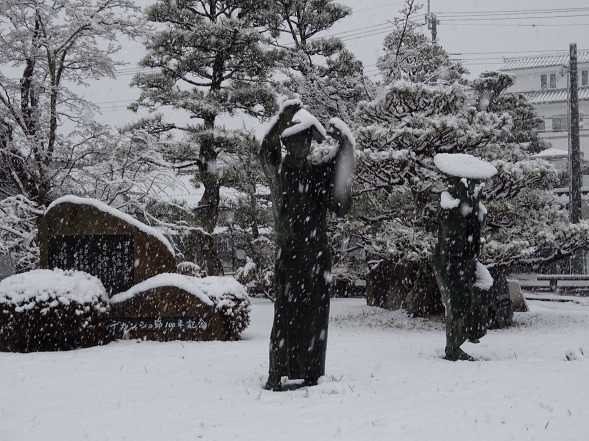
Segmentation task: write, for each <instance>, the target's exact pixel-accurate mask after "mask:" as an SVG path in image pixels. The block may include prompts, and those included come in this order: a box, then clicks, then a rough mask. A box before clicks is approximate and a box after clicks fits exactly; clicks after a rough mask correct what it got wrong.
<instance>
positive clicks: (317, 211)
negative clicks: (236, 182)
mask: <svg viewBox="0 0 589 441" xmlns="http://www.w3.org/2000/svg"><path fill="white" fill-rule="evenodd" d="M327 135H329V136H331V137H332V138H334V139H335V140H337V141H338V143H339V145H338V147H337V149H336V150H335V151H334V152H332V154H330V155H327V156H326V157H325V158H324V159H323V160H322V161H320V162H318V163H313V162H311V161H310V160H309V154H310V153H311V142H312V141H313V140H315V141H318V142H321V141H323V140H324V139H325V138H326V136H327ZM283 147H284V150H285V154H284V155H283V153H282V150H283ZM260 160H261V163H262V167H263V169H264V173H265V175H266V177H267V179H268V184H269V186H270V192H271V196H272V209H273V212H274V221H275V229H276V264H275V293H276V302H275V304H274V323H273V326H272V332H271V335H270V368H269V375H268V382H267V384H266V389H269V390H274V391H279V390H283V388H284V386H283V383H282V380H283V378H284V377H287V378H288V379H289V380H301V381H302V383H300V384H302V385H316V384H317V381H318V380H319V378H320V377H321V376H323V375H324V374H325V354H326V349H327V325H328V322H329V284H330V281H331V256H330V251H329V246H328V240H327V215H328V213H334V214H335V215H336V216H343V215H344V214H345V213H346V212H347V211H348V210H349V208H350V204H351V176H352V172H353V168H354V140H353V137H352V135H351V133H350V131H349V129H348V128H347V126H346V125H345V123H343V122H342V121H341V120H338V119H335V118H334V119H332V120H331V121H330V125H329V131H326V130H325V129H324V128H323V126H322V125H321V123H319V121H317V119H315V117H313V116H312V115H311V114H309V113H308V112H307V111H305V110H304V109H302V104H301V102H300V101H299V100H290V101H287V102H285V103H284V104H283V106H282V107H281V110H280V112H279V113H278V115H277V117H276V118H275V120H274V122H273V123H272V124H271V127H270V129H269V131H268V133H267V135H266V136H265V137H264V139H263V141H262V147H261V150H260Z"/></svg>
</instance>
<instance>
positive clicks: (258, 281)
mask: <svg viewBox="0 0 589 441" xmlns="http://www.w3.org/2000/svg"><path fill="white" fill-rule="evenodd" d="M234 277H235V279H236V280H237V281H238V282H239V283H241V284H242V285H244V286H245V287H246V289H247V292H248V294H249V295H250V296H252V297H256V296H262V297H268V298H271V292H272V289H273V287H274V271H272V270H270V269H268V268H260V267H259V266H258V265H257V264H256V263H255V262H254V261H253V260H252V259H250V258H249V257H246V262H245V265H244V266H242V267H241V268H238V269H237V271H235V275H234Z"/></svg>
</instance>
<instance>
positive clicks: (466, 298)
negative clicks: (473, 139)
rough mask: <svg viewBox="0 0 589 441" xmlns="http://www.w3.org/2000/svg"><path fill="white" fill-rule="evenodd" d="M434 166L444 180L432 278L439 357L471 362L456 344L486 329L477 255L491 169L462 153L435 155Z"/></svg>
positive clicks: (485, 285) (485, 280)
mask: <svg viewBox="0 0 589 441" xmlns="http://www.w3.org/2000/svg"><path fill="white" fill-rule="evenodd" d="M435 163H436V166H438V168H439V169H440V170H441V171H442V172H444V173H445V174H446V175H447V176H448V178H449V181H450V186H449V188H448V191H447V192H443V193H442V194H441V197H440V204H439V208H438V242H437V244H436V248H435V252H434V270H435V274H436V280H437V282H438V286H439V288H440V292H441V295H442V301H443V302H444V306H445V307H446V348H445V353H446V356H445V358H446V359H447V360H452V361H456V360H470V361H472V360H473V358H472V357H471V356H470V355H468V354H467V353H466V352H464V351H463V350H462V349H461V348H460V346H461V345H462V344H463V343H464V342H465V341H466V340H467V339H468V340H469V341H471V342H473V343H478V341H479V339H480V338H481V337H483V336H484V335H485V333H486V330H487V309H488V306H489V305H488V292H489V289H490V288H491V285H492V278H491V277H490V275H489V273H488V271H487V270H486V268H485V267H484V266H483V265H482V264H481V263H480V262H478V260H477V257H478V255H479V254H480V249H481V229H482V228H483V226H484V223H485V218H486V209H485V208H484V206H483V205H482V203H481V196H482V189H483V186H484V181H486V180H487V179H489V178H490V177H491V176H493V175H494V174H495V173H496V169H495V168H494V167H493V166H492V165H490V164H488V163H486V162H484V161H481V160H479V159H477V158H474V157H473V156H470V155H464V154H455V155H452V154H441V155H436V157H435Z"/></svg>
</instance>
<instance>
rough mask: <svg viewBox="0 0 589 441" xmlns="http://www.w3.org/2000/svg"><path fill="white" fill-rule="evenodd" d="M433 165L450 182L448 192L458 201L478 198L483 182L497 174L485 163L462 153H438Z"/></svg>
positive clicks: (493, 168) (494, 169) (495, 170)
mask: <svg viewBox="0 0 589 441" xmlns="http://www.w3.org/2000/svg"><path fill="white" fill-rule="evenodd" d="M434 164H435V165H436V167H437V168H438V170H440V171H441V172H442V173H444V174H445V175H446V177H447V178H448V180H449V181H450V187H449V188H448V191H449V192H450V193H451V194H452V195H453V196H454V197H458V198H460V199H463V198H468V197H473V196H474V197H478V195H479V192H480V190H481V189H482V188H483V187H484V184H485V182H486V181H488V180H489V179H491V178H492V177H493V176H495V175H496V174H497V169H496V168H495V167H493V166H492V165H491V164H489V163H488V162H487V161H483V160H481V159H479V158H476V157H474V156H472V155H467V154H464V153H438V154H437V155H436V156H434Z"/></svg>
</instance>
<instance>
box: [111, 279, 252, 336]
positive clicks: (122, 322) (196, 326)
mask: <svg viewBox="0 0 589 441" xmlns="http://www.w3.org/2000/svg"><path fill="white" fill-rule="evenodd" d="M249 312H250V301H249V298H248V296H247V294H246V292H245V288H244V287H243V286H242V285H241V284H239V283H238V282H237V281H235V279H233V278H231V277H206V278H202V279H200V278H197V277H191V276H185V275H181V274H160V275H158V276H155V277H153V278H151V279H149V280H146V281H145V282H143V283H140V284H138V285H136V286H134V287H133V288H131V289H130V290H128V291H126V292H123V293H120V294H117V295H115V296H113V297H112V299H111V313H110V320H109V322H108V329H109V333H110V334H111V335H112V337H113V338H117V339H120V338H131V339H144V340H156V341H170V340H237V339H239V335H240V333H241V332H242V331H243V330H244V329H245V328H246V327H247V326H248V324H249Z"/></svg>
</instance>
